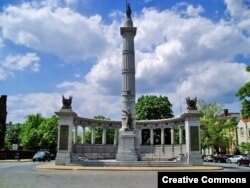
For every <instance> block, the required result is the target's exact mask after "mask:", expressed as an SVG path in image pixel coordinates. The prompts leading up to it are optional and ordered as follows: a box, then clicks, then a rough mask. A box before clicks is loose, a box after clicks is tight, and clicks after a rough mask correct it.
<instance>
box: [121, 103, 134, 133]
mask: <svg viewBox="0 0 250 188" xmlns="http://www.w3.org/2000/svg"><path fill="white" fill-rule="evenodd" d="M123 112H124V113H125V114H126V126H127V128H126V129H125V130H133V119H132V116H131V111H130V108H128V111H124V110H123Z"/></svg>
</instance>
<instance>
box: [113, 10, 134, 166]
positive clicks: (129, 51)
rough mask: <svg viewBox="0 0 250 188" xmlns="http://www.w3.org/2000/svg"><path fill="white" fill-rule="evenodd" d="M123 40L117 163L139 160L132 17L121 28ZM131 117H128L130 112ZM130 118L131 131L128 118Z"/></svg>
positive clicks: (127, 18)
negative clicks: (120, 114) (120, 115)
mask: <svg viewBox="0 0 250 188" xmlns="http://www.w3.org/2000/svg"><path fill="white" fill-rule="evenodd" d="M120 33H121V36H122V38H123V49H122V110H121V111H122V127H121V129H120V130H119V142H118V150H117V155H116V160H117V161H137V160H138V153H137V151H138V149H139V141H138V136H137V135H138V132H137V130H136V126H135V50H134V37H135V35H136V27H133V22H132V19H131V17H130V15H129V16H128V15H127V17H126V19H125V22H124V25H123V27H121V28H120ZM129 111H130V113H129V114H130V115H129V116H128V115H127V114H128V112H129ZM128 117H130V119H131V123H130V125H129V126H130V129H127V128H128V124H127V118H128Z"/></svg>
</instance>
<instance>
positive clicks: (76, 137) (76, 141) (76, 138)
mask: <svg viewBox="0 0 250 188" xmlns="http://www.w3.org/2000/svg"><path fill="white" fill-rule="evenodd" d="M77 128H78V126H77V125H76V126H75V140H74V143H75V144H77V143H78V130H77Z"/></svg>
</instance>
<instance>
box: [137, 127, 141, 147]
mask: <svg viewBox="0 0 250 188" xmlns="http://www.w3.org/2000/svg"><path fill="white" fill-rule="evenodd" d="M141 134H142V130H141V129H139V130H138V139H139V145H142V135H141Z"/></svg>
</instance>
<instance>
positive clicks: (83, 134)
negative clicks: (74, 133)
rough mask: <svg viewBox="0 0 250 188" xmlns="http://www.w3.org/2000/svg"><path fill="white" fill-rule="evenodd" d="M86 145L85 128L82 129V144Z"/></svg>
mask: <svg viewBox="0 0 250 188" xmlns="http://www.w3.org/2000/svg"><path fill="white" fill-rule="evenodd" d="M85 143H86V135H85V127H82V144H85Z"/></svg>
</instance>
